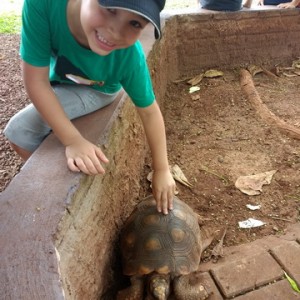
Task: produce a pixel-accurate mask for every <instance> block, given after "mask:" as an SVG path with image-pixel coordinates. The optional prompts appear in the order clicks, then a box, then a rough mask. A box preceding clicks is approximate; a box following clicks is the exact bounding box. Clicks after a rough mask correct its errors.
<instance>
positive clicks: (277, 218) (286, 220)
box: [268, 216, 293, 223]
mask: <svg viewBox="0 0 300 300" xmlns="http://www.w3.org/2000/svg"><path fill="white" fill-rule="evenodd" d="M268 217H269V218H271V219H274V220H280V221H285V222H291V223H292V222H293V221H292V220H289V219H284V218H279V217H272V216H268Z"/></svg>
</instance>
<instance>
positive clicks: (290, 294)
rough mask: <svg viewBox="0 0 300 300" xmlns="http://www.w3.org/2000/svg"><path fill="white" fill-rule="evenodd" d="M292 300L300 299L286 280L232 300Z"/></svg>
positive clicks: (299, 295)
mask: <svg viewBox="0 0 300 300" xmlns="http://www.w3.org/2000/svg"><path fill="white" fill-rule="evenodd" d="M268 299H272V300H294V299H300V294H298V293H296V292H295V291H294V290H293V289H292V288H291V286H290V284H289V283H288V281H287V280H281V281H278V282H275V283H273V284H269V285H267V286H264V287H262V288H260V289H258V290H255V291H253V292H250V293H247V294H245V295H242V296H240V297H236V298H234V300H268Z"/></svg>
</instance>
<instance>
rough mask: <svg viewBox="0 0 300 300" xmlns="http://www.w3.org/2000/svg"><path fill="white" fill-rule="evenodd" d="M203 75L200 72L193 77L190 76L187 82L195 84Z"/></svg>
mask: <svg viewBox="0 0 300 300" xmlns="http://www.w3.org/2000/svg"><path fill="white" fill-rule="evenodd" d="M203 77H204V74H203V73H201V74H199V75H197V76H195V77H194V78H192V79H191V80H189V81H188V82H187V83H188V84H190V85H196V84H198V83H200V82H201V80H202V79H203Z"/></svg>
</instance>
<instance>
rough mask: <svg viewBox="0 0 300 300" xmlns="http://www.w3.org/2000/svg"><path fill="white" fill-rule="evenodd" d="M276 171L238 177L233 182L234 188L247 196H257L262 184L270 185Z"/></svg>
mask: <svg viewBox="0 0 300 300" xmlns="http://www.w3.org/2000/svg"><path fill="white" fill-rule="evenodd" d="M276 172H277V170H272V171H268V172H264V173H259V174H255V175H249V176H240V177H239V178H238V179H237V181H236V182H235V187H236V188H238V189H239V190H240V191H241V192H243V193H244V194H247V195H251V196H254V195H259V194H260V193H261V192H262V186H263V185H264V184H270V183H271V180H272V177H273V175H274V174H275V173H276Z"/></svg>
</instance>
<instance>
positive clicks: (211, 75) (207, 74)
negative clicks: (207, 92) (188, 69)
mask: <svg viewBox="0 0 300 300" xmlns="http://www.w3.org/2000/svg"><path fill="white" fill-rule="evenodd" d="M223 75H224V73H223V72H222V71H218V70H213V69H211V70H207V71H206V72H205V73H204V75H203V76H204V77H206V78H214V77H220V76H223Z"/></svg>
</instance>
